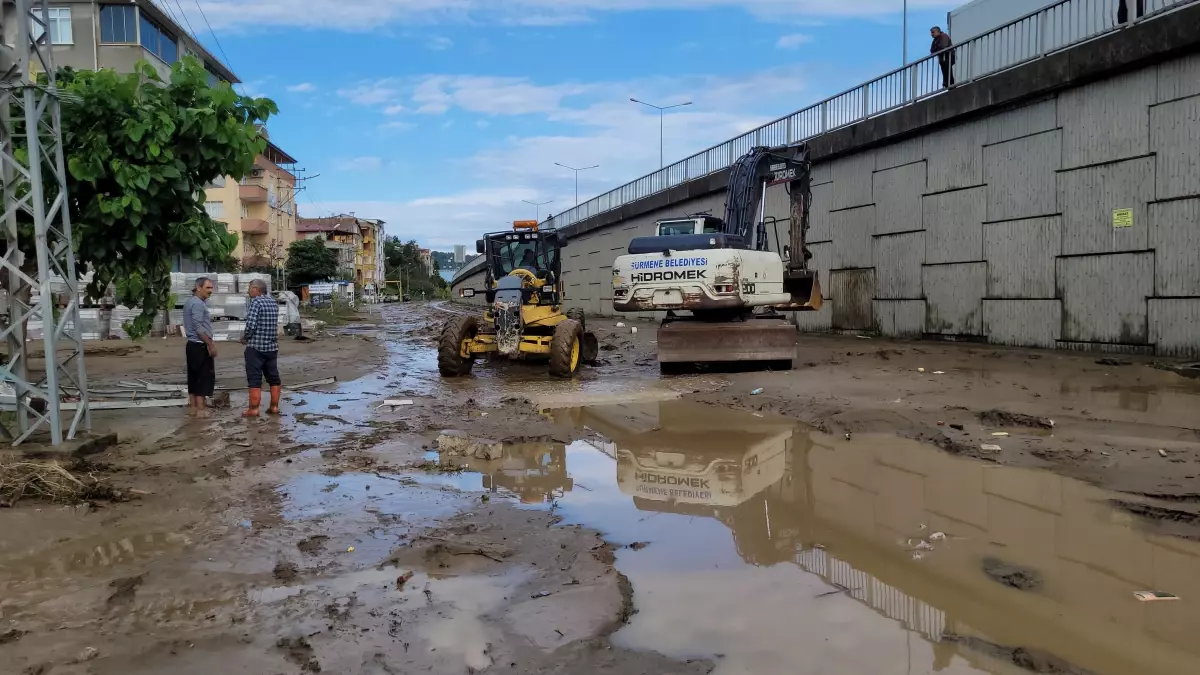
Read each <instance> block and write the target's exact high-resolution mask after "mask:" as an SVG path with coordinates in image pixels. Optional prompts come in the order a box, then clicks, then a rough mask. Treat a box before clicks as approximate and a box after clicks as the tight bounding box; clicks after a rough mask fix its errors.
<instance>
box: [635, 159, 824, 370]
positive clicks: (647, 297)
mask: <svg viewBox="0 0 1200 675" xmlns="http://www.w3.org/2000/svg"><path fill="white" fill-rule="evenodd" d="M811 178H812V162H811V161H810V159H809V149H808V146H807V145H805V144H797V145H789V146H782V147H777V148H766V147H754V148H751V149H750V151H749V152H748V153H746V154H745V155H743V156H742V157H741V158H739V159H738V160H737V162H735V163H734V165H733V166H732V167H731V169H730V175H729V187H728V188H727V190H726V195H725V218H724V219H721V218H717V217H714V216H711V215H708V214H696V215H689V216H684V217H677V218H666V219H662V220H659V221H657V222H656V223H655V235H654V236H651V237H637V238H634V239H633V240H632V241H630V242H629V249H628V253H627V254H626V255H622V256H620V257H618V258H617V259H616V261H615V262H614V263H613V309H614V310H616V311H617V312H648V311H649V312H664V313H665V316H664V318H663V319H662V323H661V324H660V325H659V328H658V362H659V366H660V367H661V369H662V370H663V372H665V373H668V372H672V371H675V370H679V369H681V368H683V367H686V366H688V365H690V364H697V363H729V362H758V363H765V364H767V365H769V366H770V367H773V368H775V369H790V368H791V367H792V360H793V358H794V357H795V349H796V340H797V335H798V331H797V329H796V327H795V326H794V325H793V324H792V323H790V322H789V321H788V319H787V317H786V316H785V315H784V314H782V312H795V311H817V310H819V309H821V286H820V282H819V280H818V279H817V274H816V272H815V271H814V270H811V269H809V260H810V259H811V258H812V253H811V252H810V251H809V250H808V248H807V246H806V235H807V232H808V216H809V210H810V205H811V202H812V191H811V189H810V185H811ZM773 185H785V186H786V190H787V193H788V195H789V198H790V213H789V217H788V218H783V219H776V218H766V217H764V216H765V213H764V211H765V204H764V195H765V194H766V191H767V188H768V187H770V186H773ZM785 223H786V224H787V225H788V231H789V232H788V235H787V241H786V243H784V242H783V241H781V240H780V234H779V226H780V225H781V224H785ZM768 226H770V227H771V230H772V231H773V234H774V244H775V246H774V250H772V249H771V243H772V239H771V234H772V232H769V231H768ZM680 312H687V314H680Z"/></svg>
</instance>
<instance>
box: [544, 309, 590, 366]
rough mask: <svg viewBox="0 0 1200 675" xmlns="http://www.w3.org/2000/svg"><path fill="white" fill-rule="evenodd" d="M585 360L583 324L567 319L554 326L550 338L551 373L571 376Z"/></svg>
mask: <svg viewBox="0 0 1200 675" xmlns="http://www.w3.org/2000/svg"><path fill="white" fill-rule="evenodd" d="M582 362H583V326H580V325H579V322H578V321H575V320H574V319H567V320H566V321H563V322H561V323H559V324H558V325H557V326H555V327H554V337H553V338H552V339H551V340H550V374H551V375H553V376H554V377H571V376H572V375H574V374H575V371H576V370H578V369H579V364H580V363H582Z"/></svg>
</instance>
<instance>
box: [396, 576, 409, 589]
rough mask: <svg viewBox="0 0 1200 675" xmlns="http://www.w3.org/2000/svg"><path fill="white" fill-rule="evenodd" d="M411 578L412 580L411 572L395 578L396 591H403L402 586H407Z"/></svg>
mask: <svg viewBox="0 0 1200 675" xmlns="http://www.w3.org/2000/svg"><path fill="white" fill-rule="evenodd" d="M412 578H413V573H412V572H405V573H404V574H401V575H400V576H398V577H396V590H398V591H402V590H404V584H407V583H408V582H409V580H411V579H412Z"/></svg>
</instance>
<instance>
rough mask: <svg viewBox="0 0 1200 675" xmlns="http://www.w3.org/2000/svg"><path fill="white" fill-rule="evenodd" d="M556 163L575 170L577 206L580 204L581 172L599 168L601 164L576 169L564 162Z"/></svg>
mask: <svg viewBox="0 0 1200 675" xmlns="http://www.w3.org/2000/svg"><path fill="white" fill-rule="evenodd" d="M555 164H557V165H558V166H561V167H562V168H564V169H570V170H571V171H574V172H575V206H579V172H580V171H587V170H588V169H596V168H599V167H600V165H599V164H593V165H592V166H585V167H583V168H582V169H576V168H575V167H573V166H567V165H566V164H562V163H560V162H555Z"/></svg>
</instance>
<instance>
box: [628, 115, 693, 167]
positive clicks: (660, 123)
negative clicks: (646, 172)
mask: <svg viewBox="0 0 1200 675" xmlns="http://www.w3.org/2000/svg"><path fill="white" fill-rule="evenodd" d="M629 100H630V101H633V102H634V103H641V104H642V105H644V106H648V107H651V108H654V109H655V110H657V111H658V168H660V169H661V168H663V167H664V166H666V163H665V162H664V161H663V111H664V110H670V109H671V108H682V107H683V106H685V105H691V104H692V102H691V101H688V102H687V103H676V104H675V105H668V106H658V105H654V104H653V103H646V102H645V101H639V100H637V99H636V98H631V99H629Z"/></svg>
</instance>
